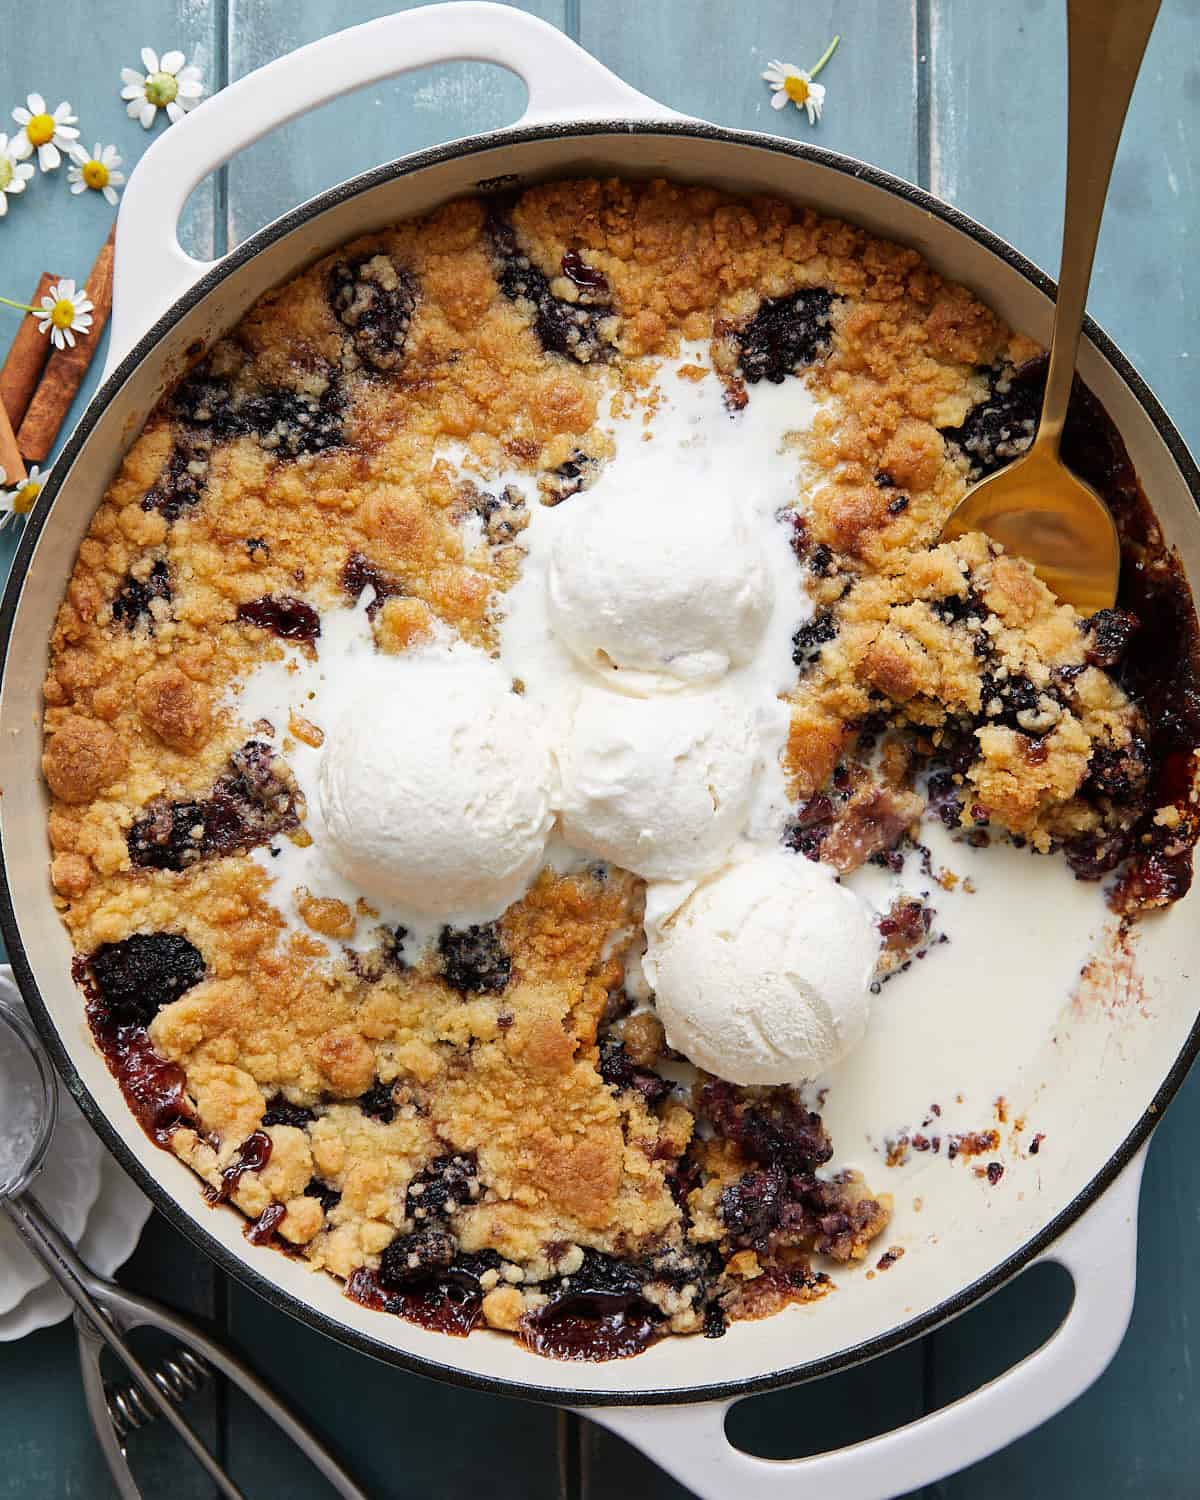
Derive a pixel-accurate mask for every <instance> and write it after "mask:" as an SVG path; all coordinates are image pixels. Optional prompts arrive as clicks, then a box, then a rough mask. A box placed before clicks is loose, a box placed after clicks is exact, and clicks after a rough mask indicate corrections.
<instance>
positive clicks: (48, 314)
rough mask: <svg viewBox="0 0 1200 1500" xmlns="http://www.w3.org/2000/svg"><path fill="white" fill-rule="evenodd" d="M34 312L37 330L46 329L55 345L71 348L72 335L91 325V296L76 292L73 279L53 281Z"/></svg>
mask: <svg viewBox="0 0 1200 1500" xmlns="http://www.w3.org/2000/svg"><path fill="white" fill-rule="evenodd" d="M34 316H35V317H36V318H37V319H38V332H39V333H46V332H49V334H50V342H51V343H52V344H53V345H54V347H55V348H56V349H73V348H74V347H75V335H76V334H77V333H88V332H89V331H90V329H91V326H92V300H91V298H90V297H89V296H88V294H87V293H86V292H77V291H76V290H75V283H74V282H73V281H56V282H55V283H54V285H53V286H52V287H51V288H50V291H49V292H48V293H47V295H46V296H45V297H43V298H42V305H41V308H40V309H39V310H38V311H37V312H36V313H35V314H34Z"/></svg>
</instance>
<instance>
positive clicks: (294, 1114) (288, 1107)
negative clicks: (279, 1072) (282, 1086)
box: [261, 1094, 317, 1130]
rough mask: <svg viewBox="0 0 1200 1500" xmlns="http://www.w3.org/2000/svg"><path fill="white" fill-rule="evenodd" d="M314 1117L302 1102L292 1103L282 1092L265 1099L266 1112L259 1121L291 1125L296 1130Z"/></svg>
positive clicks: (301, 1128) (265, 1123)
mask: <svg viewBox="0 0 1200 1500" xmlns="http://www.w3.org/2000/svg"><path fill="white" fill-rule="evenodd" d="M316 1118H317V1117H316V1115H314V1114H313V1112H312V1110H311V1109H306V1108H305V1106H304V1105H303V1104H293V1103H292V1102H291V1101H290V1100H289V1099H285V1098H284V1097H283V1095H282V1094H276V1095H275V1096H274V1098H272V1099H268V1100H267V1108H266V1112H265V1113H264V1115H263V1117H262V1122H261V1123H262V1124H263V1125H292V1126H294V1127H295V1128H296V1129H297V1130H303V1129H304V1127H305V1126H306V1125H311V1124H312V1122H313V1121H314V1120H315V1119H316Z"/></svg>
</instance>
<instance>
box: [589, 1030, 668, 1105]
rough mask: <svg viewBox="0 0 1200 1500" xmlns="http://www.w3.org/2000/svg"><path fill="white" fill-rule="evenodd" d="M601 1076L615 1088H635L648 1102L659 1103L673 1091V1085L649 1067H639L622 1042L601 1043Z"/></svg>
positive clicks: (608, 1041) (609, 1040)
mask: <svg viewBox="0 0 1200 1500" xmlns="http://www.w3.org/2000/svg"><path fill="white" fill-rule="evenodd" d="M599 1073H600V1077H601V1078H603V1079H604V1081H605V1083H607V1084H609V1085H611V1087H613V1088H615V1089H618V1090H620V1089H635V1090H636V1091H637V1092H638V1093H639V1094H641V1096H642V1098H643V1099H644V1100H645V1101H646V1103H647V1104H657V1103H658V1102H659V1101H660V1100H661V1099H665V1098H666V1097H667V1095H668V1094H669V1093H670V1092H671V1085H670V1084H669V1083H668V1082H667V1080H666V1079H665V1078H660V1077H659V1075H658V1074H657V1073H655V1072H652V1071H651V1069H649V1068H639V1067H638V1066H637V1065H636V1064H635V1063H634V1062H633V1061H632V1060H631V1059H630V1056H629V1054H628V1053H627V1052H626V1050H625V1046H624V1044H623V1043H622V1042H618V1041H613V1040H612V1039H608V1040H606V1041H603V1042H601V1043H600V1063H599Z"/></svg>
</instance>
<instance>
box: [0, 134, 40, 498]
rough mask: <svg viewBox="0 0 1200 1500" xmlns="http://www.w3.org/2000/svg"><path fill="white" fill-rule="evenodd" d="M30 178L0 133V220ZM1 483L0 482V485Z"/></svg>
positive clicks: (25, 165)
mask: <svg viewBox="0 0 1200 1500" xmlns="http://www.w3.org/2000/svg"><path fill="white" fill-rule="evenodd" d="M32 176H33V168H32V167H31V166H30V165H29V163H28V162H27V161H18V160H17V155H16V142H15V141H14V142H13V143H12V144H11V145H10V144H9V139H8V137H7V136H6V135H4V134H2V133H0V219H2V218H3V217H4V215H5V214H6V213H7V212H8V195H9V193H23V192H24V191H25V184H26V183H27V182H28V181H29V179H30V178H31V177H32ZM3 482H4V481H3V480H0V484H3Z"/></svg>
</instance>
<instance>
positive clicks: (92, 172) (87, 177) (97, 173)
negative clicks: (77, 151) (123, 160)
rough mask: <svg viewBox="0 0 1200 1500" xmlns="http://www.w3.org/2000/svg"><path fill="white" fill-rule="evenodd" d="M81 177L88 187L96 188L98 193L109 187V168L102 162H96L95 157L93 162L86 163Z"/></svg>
mask: <svg viewBox="0 0 1200 1500" xmlns="http://www.w3.org/2000/svg"><path fill="white" fill-rule="evenodd" d="M80 175H81V176H82V177H83V180H84V182H86V183H87V185H88V187H90V188H95V189H96V191H97V192H99V191H100V189H101V188H104V187H107V186H108V168H107V167H106V166H105V165H104V163H103V162H102V161H96V159H95V158H94V157H93V158H92V160H91V161H85V162H84V164H83V171H82V173H81V174H80Z"/></svg>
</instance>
